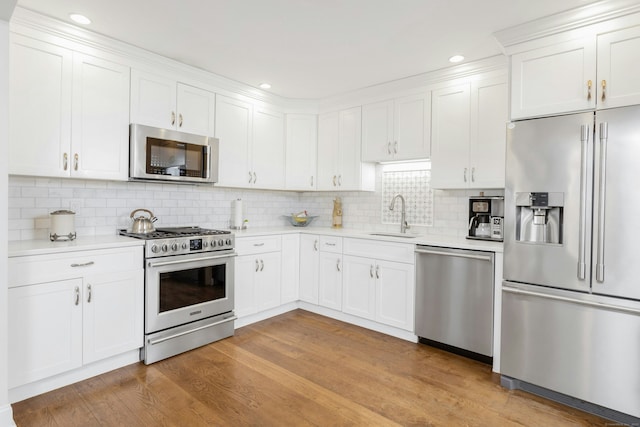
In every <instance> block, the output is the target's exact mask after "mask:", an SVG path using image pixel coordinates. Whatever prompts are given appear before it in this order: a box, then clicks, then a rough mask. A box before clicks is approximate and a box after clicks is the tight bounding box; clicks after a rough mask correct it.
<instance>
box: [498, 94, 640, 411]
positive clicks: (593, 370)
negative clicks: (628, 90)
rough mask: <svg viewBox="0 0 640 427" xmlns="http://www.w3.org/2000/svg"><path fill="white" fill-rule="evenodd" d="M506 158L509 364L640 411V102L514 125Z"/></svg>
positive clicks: (581, 395)
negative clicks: (633, 104)
mask: <svg viewBox="0 0 640 427" xmlns="http://www.w3.org/2000/svg"><path fill="white" fill-rule="evenodd" d="M506 156H507V157H506V160H507V166H506V188H505V229H504V273H503V277H504V282H503V293H502V298H503V305H502V340H501V342H502V344H501V374H502V375H503V377H506V378H507V379H516V380H519V381H522V382H524V383H526V384H531V385H534V386H536V387H540V388H542V389H545V390H551V391H553V392H556V393H560V394H563V395H568V396H571V397H574V398H577V399H580V400H584V401H586V402H589V404H594V405H599V406H602V407H605V408H608V409H612V410H614V411H618V412H621V413H623V414H628V415H631V416H633V417H640V106H633V107H624V108H616V109H609V110H602V111H597V112H595V113H594V112H589V113H580V114H572V115H566V116H558V117H549V118H542V119H533V120H524V121H519V122H514V123H510V124H509V125H508V129H507V154H506ZM503 383H504V381H503Z"/></svg>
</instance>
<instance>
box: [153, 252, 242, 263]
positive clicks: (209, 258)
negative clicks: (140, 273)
mask: <svg viewBox="0 0 640 427" xmlns="http://www.w3.org/2000/svg"><path fill="white" fill-rule="evenodd" d="M237 255H238V254H236V253H235V252H232V253H225V254H224V255H214V256H207V257H201V258H192V259H183V260H175V261H160V262H151V261H149V264H147V265H148V266H149V267H161V266H163V265H175V264H186V263H188V262H198V261H208V260H212V259H221V258H232V257H235V256H237Z"/></svg>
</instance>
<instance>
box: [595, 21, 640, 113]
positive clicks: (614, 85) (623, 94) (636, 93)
mask: <svg viewBox="0 0 640 427" xmlns="http://www.w3.org/2000/svg"><path fill="white" fill-rule="evenodd" d="M639 63H640V27H634V28H629V29H625V30H620V31H614V32H612V33H608V34H603V35H601V36H598V69H597V75H598V81H597V91H598V99H597V104H598V108H613V107H623V106H625V105H634V104H640V77H638V64H639Z"/></svg>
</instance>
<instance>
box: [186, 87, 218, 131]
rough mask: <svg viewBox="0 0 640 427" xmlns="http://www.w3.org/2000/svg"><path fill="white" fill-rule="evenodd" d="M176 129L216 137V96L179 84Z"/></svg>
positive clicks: (206, 91)
mask: <svg viewBox="0 0 640 427" xmlns="http://www.w3.org/2000/svg"><path fill="white" fill-rule="evenodd" d="M177 91H178V92H177V102H178V103H177V107H176V108H177V111H178V117H177V120H176V129H178V130H179V131H182V132H188V133H194V134H196V135H206V136H214V135H215V132H214V125H215V117H216V115H215V109H216V95H215V93H213V92H209V91H208V90H204V89H200V88H197V87H193V86H189V85H185V84H182V83H178V87H177Z"/></svg>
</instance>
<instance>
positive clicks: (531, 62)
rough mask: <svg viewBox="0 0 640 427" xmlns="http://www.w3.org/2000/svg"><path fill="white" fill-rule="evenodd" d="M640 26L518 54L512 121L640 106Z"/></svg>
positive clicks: (513, 70) (513, 69)
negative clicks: (637, 71)
mask: <svg viewBox="0 0 640 427" xmlns="http://www.w3.org/2000/svg"><path fill="white" fill-rule="evenodd" d="M639 61H640V27H632V28H628V29H624V30H619V31H613V32H609V33H605V34H600V35H592V36H588V37H583V38H580V39H576V40H571V41H567V42H564V43H557V44H553V45H551V46H547V47H543V48H539V49H534V50H528V51H524V52H520V53H516V54H514V55H513V56H512V58H511V78H512V82H511V85H512V86H511V118H512V119H520V118H526V117H536V116H545V115H551V114H558V113H569V112H574V111H581V110H590V109H594V108H598V109H604V108H613V107H621V106H625V105H632V104H639V103H640V79H638V77H637V73H636V72H635V70H636V69H637V66H636V64H637V63H638V62H639Z"/></svg>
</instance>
